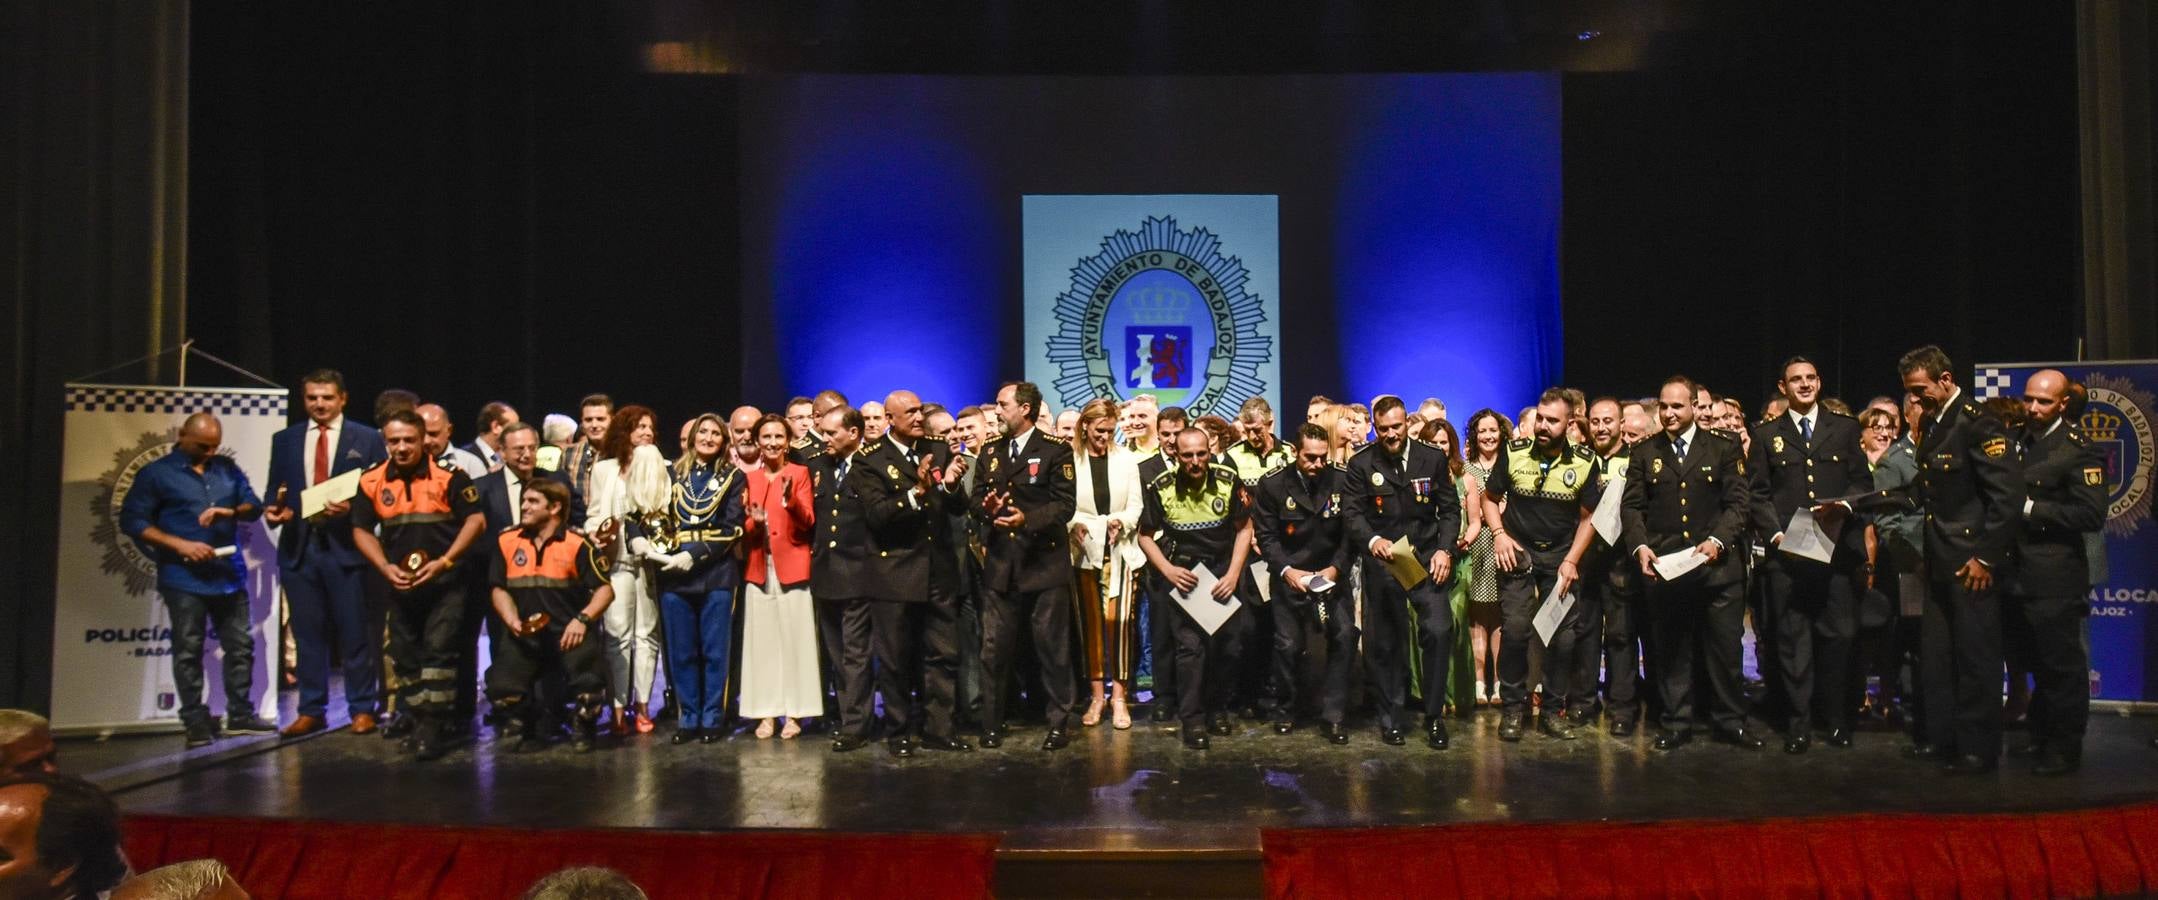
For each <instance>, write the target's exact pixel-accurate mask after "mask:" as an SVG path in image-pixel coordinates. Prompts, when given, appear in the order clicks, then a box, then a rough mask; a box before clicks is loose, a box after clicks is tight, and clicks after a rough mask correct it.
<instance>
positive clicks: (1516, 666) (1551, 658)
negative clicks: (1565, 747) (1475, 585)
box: [1424, 549, 1594, 715]
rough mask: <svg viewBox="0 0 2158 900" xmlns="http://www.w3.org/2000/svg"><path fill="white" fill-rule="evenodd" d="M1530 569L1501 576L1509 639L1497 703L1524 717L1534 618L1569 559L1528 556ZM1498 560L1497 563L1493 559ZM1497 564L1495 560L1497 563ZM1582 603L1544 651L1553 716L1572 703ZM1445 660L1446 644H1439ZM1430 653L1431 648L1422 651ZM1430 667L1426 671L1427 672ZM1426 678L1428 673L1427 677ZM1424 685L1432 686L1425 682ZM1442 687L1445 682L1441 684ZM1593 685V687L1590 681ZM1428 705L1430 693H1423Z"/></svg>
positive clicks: (1553, 554) (1548, 553) (1550, 553)
mask: <svg viewBox="0 0 2158 900" xmlns="http://www.w3.org/2000/svg"><path fill="white" fill-rule="evenodd" d="M1524 555H1525V556H1527V565H1525V566H1523V567H1522V568H1521V569H1519V570H1517V571H1513V572H1508V571H1505V570H1503V569H1502V570H1500V571H1499V623H1500V624H1499V629H1500V633H1501V634H1503V635H1505V640H1503V641H1501V642H1500V643H1499V664H1498V669H1499V702H1501V703H1503V704H1505V711H1506V712H1507V713H1509V714H1516V715H1521V714H1526V713H1527V712H1528V709H1529V647H1530V645H1531V644H1533V643H1535V642H1536V640H1537V637H1536V626H1535V624H1534V623H1535V620H1536V613H1537V611H1538V610H1540V609H1542V608H1543V605H1544V598H1546V597H1548V596H1550V595H1551V589H1552V588H1554V587H1556V586H1558V581H1559V571H1558V566H1559V563H1560V562H1562V561H1564V560H1565V559H1566V551H1565V550H1564V549H1558V550H1545V551H1524ZM1494 559H1495V558H1494ZM1493 564H1494V565H1496V564H1497V563H1496V562H1495V561H1494V563H1493ZM1581 612H1582V610H1581V604H1580V602H1579V601H1578V600H1577V601H1575V603H1574V607H1573V608H1572V609H1569V610H1567V611H1566V618H1565V619H1563V620H1561V621H1560V622H1559V627H1558V629H1557V630H1555V631H1553V632H1552V633H1551V645H1550V646H1549V647H1547V648H1545V652H1544V691H1543V693H1544V709H1546V710H1549V711H1550V714H1551V715H1558V714H1559V713H1560V712H1562V711H1563V710H1565V708H1566V702H1567V699H1568V694H1567V681H1568V676H1570V675H1571V674H1572V672H1573V669H1574V668H1575V666H1574V664H1573V653H1574V642H1575V638H1576V637H1577V634H1576V632H1578V631H1580V619H1579V618H1578V617H1579V616H1580V615H1581ZM1441 647H1442V649H1441V656H1442V658H1443V656H1444V649H1443V648H1444V645H1441ZM1424 652H1425V653H1426V654H1429V653H1430V652H1431V649H1430V648H1429V647H1426V648H1425V649H1424ZM1426 668H1428V666H1427V667H1426ZM1426 678H1427V679H1428V678H1429V676H1428V674H1427V675H1426ZM1424 683H1425V684H1427V685H1428V684H1432V683H1433V682H1431V681H1429V680H1426V681H1425V682H1424ZM1440 683H1443V682H1440ZM1590 684H1594V682H1593V681H1592V682H1590ZM1424 693H1425V695H1426V698H1425V699H1426V701H1427V704H1426V705H1428V700H1429V695H1430V693H1431V691H1430V690H1429V689H1428V688H1427V689H1426V690H1425V692H1424Z"/></svg>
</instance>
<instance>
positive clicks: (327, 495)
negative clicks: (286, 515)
mask: <svg viewBox="0 0 2158 900" xmlns="http://www.w3.org/2000/svg"><path fill="white" fill-rule="evenodd" d="M359 492H360V470H358V469H346V470H345V472H344V474H342V475H333V476H331V477H330V479H329V480H328V481H325V482H323V483H321V484H318V485H315V486H314V487H310V488H308V489H306V490H304V491H301V492H300V518H303V519H312V518H314V517H316V516H319V515H321V514H322V508H323V507H325V506H329V505H330V504H332V503H343V502H345V501H346V500H350V499H352V497H353V495H354V494H358V493H359Z"/></svg>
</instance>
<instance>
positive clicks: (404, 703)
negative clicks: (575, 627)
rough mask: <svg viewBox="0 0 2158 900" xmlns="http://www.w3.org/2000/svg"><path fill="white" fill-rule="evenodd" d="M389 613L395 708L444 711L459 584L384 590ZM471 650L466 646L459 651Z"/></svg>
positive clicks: (448, 706)
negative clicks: (395, 675) (395, 676)
mask: <svg viewBox="0 0 2158 900" xmlns="http://www.w3.org/2000/svg"><path fill="white" fill-rule="evenodd" d="M438 584H439V586H438ZM389 619H390V623H389V630H390V648H389V649H390V652H389V656H390V665H391V668H393V669H394V670H395V671H396V672H397V678H398V680H399V681H400V682H402V683H401V684H400V685H399V686H398V689H397V703H398V709H400V710H410V711H412V712H414V713H417V714H419V715H423V716H428V715H432V716H440V717H447V716H449V715H450V714H451V712H452V711H453V709H454V707H455V704H456V701H457V691H456V685H455V684H454V683H453V682H454V681H455V680H456V678H457V664H458V662H459V661H460V658H459V657H460V653H459V649H458V638H459V637H460V636H461V634H462V632H463V629H464V623H465V586H464V584H463V583H462V581H461V580H459V579H456V578H449V579H445V580H444V581H442V582H438V583H437V584H428V585H424V586H422V587H420V588H419V589H417V590H411V591H394V590H393V591H389ZM594 637H595V638H596V637H598V635H594ZM471 652H472V650H471V648H469V647H467V648H465V651H464V654H465V655H469V654H470V653H471Z"/></svg>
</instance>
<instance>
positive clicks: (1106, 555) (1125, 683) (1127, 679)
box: [1066, 400, 1146, 729]
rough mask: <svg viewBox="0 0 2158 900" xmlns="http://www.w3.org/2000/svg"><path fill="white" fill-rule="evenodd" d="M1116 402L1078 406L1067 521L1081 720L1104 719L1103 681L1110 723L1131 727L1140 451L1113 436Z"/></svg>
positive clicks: (1139, 564)
mask: <svg viewBox="0 0 2158 900" xmlns="http://www.w3.org/2000/svg"><path fill="white" fill-rule="evenodd" d="M1116 426H1117V408H1116V403H1115V402H1113V401H1109V400H1095V401H1094V402H1092V403H1088V404H1087V405H1086V407H1085V408H1084V409H1081V410H1080V411H1079V422H1078V424H1077V425H1076V426H1075V428H1074V432H1075V433H1074V434H1073V436H1072V458H1073V459H1074V460H1076V461H1077V464H1076V465H1074V466H1073V470H1074V476H1073V479H1074V482H1075V485H1076V492H1077V501H1078V505H1077V510H1076V511H1075V512H1074V513H1073V515H1072V520H1071V524H1070V525H1068V526H1066V527H1067V529H1068V530H1069V532H1070V534H1071V546H1072V568H1073V571H1074V573H1075V574H1076V575H1077V577H1078V582H1079V584H1078V591H1077V593H1076V595H1075V596H1077V597H1078V602H1079V646H1080V661H1081V662H1082V663H1084V665H1085V671H1086V678H1087V685H1088V687H1089V688H1091V689H1092V691H1093V694H1094V696H1093V699H1092V701H1090V702H1089V703H1088V704H1087V708H1086V715H1084V716H1081V717H1080V719H1079V721H1080V723H1081V724H1084V725H1089V726H1092V725H1098V724H1100V723H1101V714H1102V699H1103V693H1104V689H1103V688H1104V683H1106V685H1107V694H1108V700H1109V711H1110V722H1111V724H1113V725H1115V726H1116V727H1117V728H1118V729H1125V728H1130V727H1131V708H1130V707H1129V706H1127V705H1126V698H1127V694H1128V693H1129V691H1130V687H1131V679H1132V670H1133V669H1134V668H1135V667H1137V666H1138V663H1139V659H1138V656H1139V632H1138V620H1137V617H1136V616H1135V615H1134V614H1133V609H1134V607H1136V606H1137V605H1138V596H1137V591H1136V590H1135V589H1134V581H1136V576H1137V575H1138V573H1139V572H1140V571H1141V570H1142V569H1144V567H1145V565H1146V555H1145V554H1144V553H1142V552H1141V551H1140V550H1139V540H1138V538H1139V529H1138V525H1139V512H1140V509H1141V508H1142V506H1143V505H1144V503H1145V497H1144V495H1143V494H1142V493H1141V485H1140V484H1139V456H1138V454H1135V453H1133V452H1131V451H1130V450H1126V449H1124V448H1123V447H1120V446H1118V445H1117V443H1116Z"/></svg>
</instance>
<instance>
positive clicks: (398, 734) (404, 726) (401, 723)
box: [382, 713, 413, 741]
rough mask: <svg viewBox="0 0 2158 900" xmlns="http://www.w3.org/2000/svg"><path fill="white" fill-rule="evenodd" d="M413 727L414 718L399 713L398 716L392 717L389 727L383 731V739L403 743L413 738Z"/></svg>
mask: <svg viewBox="0 0 2158 900" xmlns="http://www.w3.org/2000/svg"><path fill="white" fill-rule="evenodd" d="M412 725H413V719H412V716H410V715H409V714H406V713H398V714H397V715H396V716H393V717H391V719H390V724H389V726H388V727H385V728H383V729H382V739H383V740H386V741H401V740H404V739H405V738H408V737H411V736H412Z"/></svg>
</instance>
